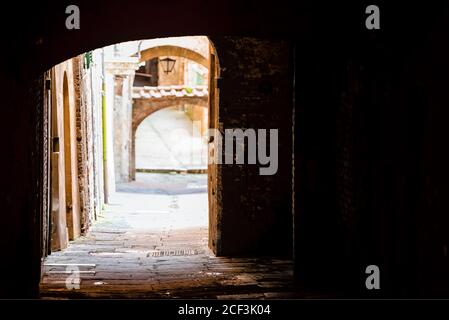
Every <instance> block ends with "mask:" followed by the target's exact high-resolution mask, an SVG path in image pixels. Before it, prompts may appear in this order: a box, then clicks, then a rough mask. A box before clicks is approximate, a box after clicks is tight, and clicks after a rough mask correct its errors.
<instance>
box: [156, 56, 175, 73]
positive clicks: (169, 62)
mask: <svg viewBox="0 0 449 320" xmlns="http://www.w3.org/2000/svg"><path fill="white" fill-rule="evenodd" d="M159 61H160V62H161V63H162V69H163V70H164V72H165V74H169V73H170V72H172V71H173V68H174V67H175V62H176V60H174V59H171V58H169V57H167V58H164V59H159Z"/></svg>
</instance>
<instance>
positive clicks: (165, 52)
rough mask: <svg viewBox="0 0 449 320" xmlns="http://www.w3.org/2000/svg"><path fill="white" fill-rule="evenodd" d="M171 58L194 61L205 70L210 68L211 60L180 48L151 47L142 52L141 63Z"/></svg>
mask: <svg viewBox="0 0 449 320" xmlns="http://www.w3.org/2000/svg"><path fill="white" fill-rule="evenodd" d="M162 56H171V57H183V58H186V59H189V60H192V61H194V62H196V63H198V64H200V65H202V66H204V67H205V68H209V59H208V58H206V57H204V56H203V55H201V54H199V53H198V52H196V51H193V50H191V49H188V48H183V47H179V46H170V45H164V46H157V47H151V48H148V49H145V50H142V51H141V52H140V61H141V62H142V61H147V60H150V59H153V58H157V57H162Z"/></svg>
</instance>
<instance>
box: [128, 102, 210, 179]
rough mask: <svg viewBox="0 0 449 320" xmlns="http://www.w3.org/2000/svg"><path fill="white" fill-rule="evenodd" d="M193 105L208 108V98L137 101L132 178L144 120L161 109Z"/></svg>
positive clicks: (132, 131) (133, 114)
mask: <svg viewBox="0 0 449 320" xmlns="http://www.w3.org/2000/svg"><path fill="white" fill-rule="evenodd" d="M184 104H193V105H196V106H199V107H203V108H208V107H209V104H208V98H207V97H184V98H176V97H166V98H164V99H160V100H159V99H151V100H150V99H136V100H135V101H134V103H133V112H132V126H131V159H130V177H131V179H132V180H135V178H136V131H137V128H138V127H139V125H140V124H141V123H142V121H143V120H145V119H146V118H148V117H149V116H150V115H152V114H153V113H155V112H156V111H159V110H161V109H165V108H169V107H176V106H182V105H184Z"/></svg>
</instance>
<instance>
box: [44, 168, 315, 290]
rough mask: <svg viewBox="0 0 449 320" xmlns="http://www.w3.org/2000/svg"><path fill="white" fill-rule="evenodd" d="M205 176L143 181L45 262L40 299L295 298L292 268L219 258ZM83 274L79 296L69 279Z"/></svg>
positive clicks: (123, 189) (123, 191) (125, 189)
mask: <svg viewBox="0 0 449 320" xmlns="http://www.w3.org/2000/svg"><path fill="white" fill-rule="evenodd" d="M206 179H207V176H206V175H181V174H176V175H173V174H172V175H170V174H142V173H141V174H138V176H137V181H136V182H133V183H129V184H123V185H120V186H119V187H118V190H119V192H117V194H115V196H114V197H113V198H112V201H111V204H110V205H108V206H107V208H106V210H105V211H104V214H103V215H102V216H101V217H100V218H99V220H98V221H97V222H96V223H95V224H94V225H93V227H92V228H91V230H90V231H89V232H88V234H87V235H86V236H83V237H80V238H79V239H77V240H75V241H73V242H71V243H70V245H69V247H68V248H67V249H66V250H63V251H60V252H55V253H52V254H51V255H50V256H49V257H48V258H47V259H46V261H45V264H44V273H43V278H42V281H41V296H42V298H47V299H52V298H220V299H226V298H257V299H259V298H291V297H310V296H307V295H304V294H299V293H298V290H297V289H295V288H294V287H293V284H292V282H293V281H292V280H293V275H292V263H291V261H287V260H281V259H269V258H264V259H262V258H224V257H215V256H214V255H213V254H212V252H211V251H210V250H209V249H208V247H207V238H208V231H207V223H208V222H207V220H208V218H207V192H206V181H207V180H206ZM74 267H76V268H78V269H79V271H80V273H79V276H80V280H81V282H80V288H79V289H72V290H69V289H67V288H66V279H67V277H68V276H71V272H72V270H73V268H74Z"/></svg>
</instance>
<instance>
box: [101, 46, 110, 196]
mask: <svg viewBox="0 0 449 320" xmlns="http://www.w3.org/2000/svg"><path fill="white" fill-rule="evenodd" d="M101 62H102V82H101V92H102V93H101V122H102V127H103V179H104V183H103V189H104V203H105V204H106V203H108V202H109V187H108V185H109V183H108V180H109V179H108V166H107V165H108V161H107V141H108V140H107V135H106V133H107V130H106V128H107V127H106V125H107V123H106V119H107V117H106V116H107V114H106V71H105V63H104V49H101Z"/></svg>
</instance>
